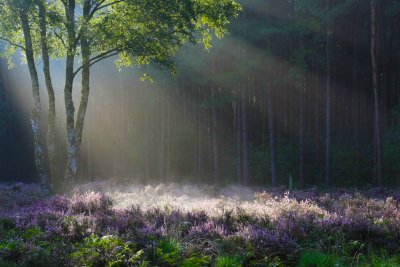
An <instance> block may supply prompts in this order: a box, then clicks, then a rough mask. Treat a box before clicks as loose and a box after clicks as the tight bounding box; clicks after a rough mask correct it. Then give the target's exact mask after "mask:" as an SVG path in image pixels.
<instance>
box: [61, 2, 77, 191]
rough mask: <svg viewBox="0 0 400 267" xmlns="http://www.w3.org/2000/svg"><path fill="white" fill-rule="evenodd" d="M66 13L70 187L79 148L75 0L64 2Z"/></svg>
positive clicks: (68, 168)
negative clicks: (77, 145)
mask: <svg viewBox="0 0 400 267" xmlns="http://www.w3.org/2000/svg"><path fill="white" fill-rule="evenodd" d="M64 7H65V14H66V27H67V32H68V42H67V46H68V47H67V59H66V67H65V87H64V102H65V112H66V119H67V120H66V132H67V166H66V170H65V176H64V183H65V186H66V187H67V188H70V187H71V186H72V184H73V182H74V178H75V176H76V171H77V167H78V166H77V165H78V162H77V157H76V155H77V148H76V145H75V107H74V101H73V99H72V87H73V81H74V60H75V54H76V45H75V41H76V36H75V0H68V2H67V3H65V4H64Z"/></svg>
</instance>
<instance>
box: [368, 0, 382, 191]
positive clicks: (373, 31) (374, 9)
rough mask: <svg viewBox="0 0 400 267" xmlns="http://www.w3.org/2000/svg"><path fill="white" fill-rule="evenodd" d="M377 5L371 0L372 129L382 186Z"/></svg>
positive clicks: (377, 177) (376, 176) (378, 175)
mask: <svg viewBox="0 0 400 267" xmlns="http://www.w3.org/2000/svg"><path fill="white" fill-rule="evenodd" d="M377 23H378V22H377V6H376V1H375V0H371V64H372V82H373V84H372V85H373V92H374V130H375V142H374V143H375V146H376V166H375V179H376V185H377V186H378V187H381V186H382V137H381V125H380V105H379V80H378V79H379V78H378V51H377V41H378V40H377V39H378V36H377V35H378V25H377Z"/></svg>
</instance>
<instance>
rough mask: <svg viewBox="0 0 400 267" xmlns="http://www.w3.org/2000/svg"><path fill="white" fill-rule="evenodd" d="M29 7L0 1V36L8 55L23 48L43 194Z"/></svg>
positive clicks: (20, 1) (22, 0)
mask: <svg viewBox="0 0 400 267" xmlns="http://www.w3.org/2000/svg"><path fill="white" fill-rule="evenodd" d="M33 7H34V2H33V1H25V0H17V1H11V0H4V1H1V2H0V8H1V10H0V16H1V25H0V35H1V37H0V38H1V39H2V40H4V41H6V42H7V43H8V44H9V45H10V46H9V47H8V48H7V51H6V55H8V56H11V55H12V54H13V53H15V52H16V50H17V48H19V49H21V50H22V51H23V53H24V55H25V59H26V62H27V64H28V69H29V74H30V78H31V86H32V96H33V109H32V115H31V116H32V117H31V127H32V132H33V137H34V150H35V163H36V169H37V173H38V175H39V180H40V184H41V187H42V190H43V192H44V193H48V192H49V191H50V190H51V185H50V182H49V178H48V175H47V174H46V171H45V148H44V147H43V142H42V138H41V125H40V118H41V113H42V110H41V99H40V93H39V78H38V73H37V69H36V65H35V43H36V40H35V33H34V30H35V29H32V27H35V26H33V25H31V23H30V20H32V17H33V15H32V10H33ZM21 32H22V34H21Z"/></svg>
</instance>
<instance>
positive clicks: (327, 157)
mask: <svg viewBox="0 0 400 267" xmlns="http://www.w3.org/2000/svg"><path fill="white" fill-rule="evenodd" d="M329 6H330V5H329V0H327V7H328V8H329ZM330 31H331V25H330V22H327V26H326V98H325V101H326V103H325V105H326V106H325V108H326V110H325V185H326V186H329V185H330V184H331V109H332V108H331V105H332V97H331V94H332V92H331V91H332V88H331V53H332V40H331V32H330Z"/></svg>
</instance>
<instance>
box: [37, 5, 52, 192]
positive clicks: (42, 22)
mask: <svg viewBox="0 0 400 267" xmlns="http://www.w3.org/2000/svg"><path fill="white" fill-rule="evenodd" d="M38 6H39V27H40V39H41V47H42V60H43V73H44V78H45V83H46V88H47V95H48V98H49V110H48V115H47V116H48V118H47V121H48V122H47V123H48V126H47V153H48V158H49V170H50V175H49V185H50V187H52V185H53V184H54V183H55V180H56V177H55V176H56V103H55V96H54V88H53V83H52V80H51V73H50V56H49V49H48V45H47V26H46V7H45V5H44V3H43V1H42V0H39V1H38Z"/></svg>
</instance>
